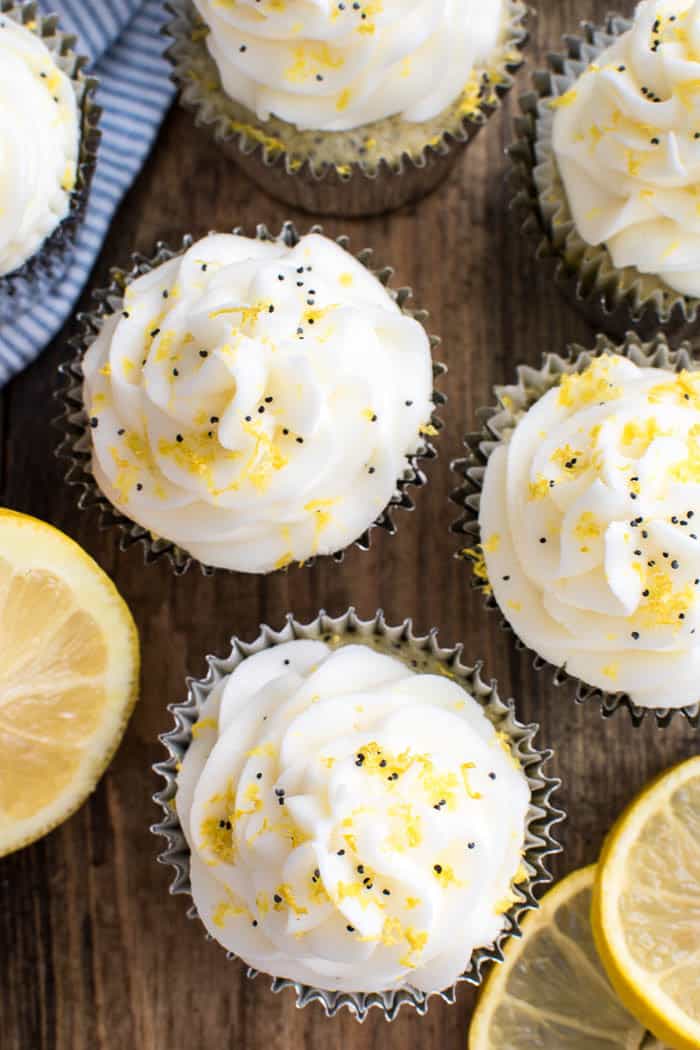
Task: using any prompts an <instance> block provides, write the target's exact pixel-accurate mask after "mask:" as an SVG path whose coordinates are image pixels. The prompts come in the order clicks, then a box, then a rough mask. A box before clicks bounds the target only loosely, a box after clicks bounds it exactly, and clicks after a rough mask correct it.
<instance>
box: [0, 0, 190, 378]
mask: <svg viewBox="0 0 700 1050" xmlns="http://www.w3.org/2000/svg"><path fill="white" fill-rule="evenodd" d="M39 7H40V8H41V10H42V11H43V12H44V13H45V14H49V13H51V12H55V13H56V14H58V16H59V20H60V26H61V29H63V30H65V31H66V32H70V33H75V34H76V35H77V37H78V44H77V45H76V51H77V52H78V53H79V54H84V55H88V56H89V58H90V60H91V66H90V72H93V73H94V74H95V75H96V76H97V77H99V80H100V87H99V90H98V92H97V103H98V105H100V106H102V109H103V111H104V112H103V115H102V120H101V123H100V127H101V129H102V143H101V146H100V154H99V160H98V164H97V170H96V172H95V177H94V180H93V184H92V191H91V193H90V200H89V203H88V207H87V212H86V215H85V221H84V223H83V225H82V226H81V228H80V232H79V234H78V238H77V241H76V246H75V252H74V254H73V257H72V259H71V263H70V265H69V267H68V269H67V270H66V273H65V274H64V276H63V277H62V278H61V279H60V280H59V281H58V283H57V285H56V287H55V290H54V291H53V292H52V293H51V294H50V295H49V296H46V295H43V296H42V297H41V299H40V300H39V301H37V302H32V303H30V304H29V306H28V308H27V309H26V310H25V311H24V312H23V313H21V314H20V316H18V317H17V318H13V320H12V321H11V322H9V323H6V324H5V325H3V326H2V327H0V388H1V387H2V386H3V385H4V384H5V383H6V382H7V381H8V379H10V378H11V377H12V376H13V375H15V374H16V373H17V372H19V371H21V369H22V368H24V367H25V365H27V364H28V363H29V362H30V361H33V360H34V358H35V357H36V356H37V355H38V354H39V353H40V352H41V351H42V350H43V349H44V347H45V346H46V345H47V344H48V343H49V342H50V341H51V339H52V338H53V337H54V335H56V333H57V332H58V331H59V330H60V328H62V326H63V325H64V323H65V322H66V320H67V319H68V318H69V317H70V314H71V312H72V311H73V308H74V306H75V304H76V302H77V300H78V298H79V296H80V293H81V292H82V290H83V288H84V287H85V284H86V282H87V280H88V278H89V276H90V272H91V270H92V267H93V265H94V263H95V260H96V258H97V256H98V254H99V252H100V249H101V247H102V244H103V242H104V239H105V236H106V234H107V230H108V229H109V226H110V224H111V222H112V220H113V218H114V214H115V212H116V210H117V208H118V207H119V205H120V203H121V201H122V198H123V197H124V194H125V193H126V192H127V190H128V189H129V188H130V186H131V185H132V183H133V181H134V179H135V178H136V176H137V175H138V173H139V172H140V170H141V168H142V167H143V164H144V161H145V160H146V157H147V156H148V154H149V152H150V150H151V147H152V145H153V143H154V141H155V138H156V135H157V134H158V130H159V128H160V125H161V123H162V120H163V117H164V116H165V113H166V111H167V109H168V107H169V105H170V102H171V100H172V97H173V93H174V90H175V89H174V86H173V85H172V84H171V83H170V80H169V73H170V68H169V65H168V63H167V61H166V60H165V59H164V58H163V50H164V47H165V39H164V38H163V36H161V33H160V30H161V27H162V25H163V23H164V21H165V19H166V18H167V14H166V12H165V10H164V7H163V3H162V0H39Z"/></svg>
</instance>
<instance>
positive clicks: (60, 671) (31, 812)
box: [0, 508, 139, 856]
mask: <svg viewBox="0 0 700 1050" xmlns="http://www.w3.org/2000/svg"><path fill="white" fill-rule="evenodd" d="M138 677H139V642H138V634H137V631H136V626H135V624H134V621H133V619H132V617H131V614H130V612H129V610H128V608H127V606H126V604H125V603H124V601H123V599H122V598H121V597H120V596H119V593H118V592H117V589H116V588H115V586H114V584H113V583H112V581H111V580H110V579H109V577H108V576H106V575H105V573H104V572H103V571H102V569H100V567H99V566H98V565H97V564H96V563H95V562H94V561H93V560H92V558H90V557H89V556H88V555H87V554H86V553H85V551H83V550H82V549H81V548H80V547H79V546H78V545H77V544H76V543H74V542H73V540H70V539H69V538H68V537H67V536H65V535H64V534H63V533H62V532H59V531H58V530H57V529H54V528H52V526H50V525H47V524H45V523H44V522H42V521H38V520H37V519H36V518H29V517H27V516H25V515H23V514H17V513H15V512H14V511H8V510H3V509H1V508H0V856H3V855H4V854H6V853H10V852H11V851H12V850H15V849H19V848H20V847H21V846H24V845H26V844H27V843H29V842H32V841H34V840H35V839H37V838H39V836H41V835H43V834H45V832H47V831H49V830H50V829H51V828H53V827H55V826H56V825H57V824H59V823H60V822H61V821H63V820H65V819H66V817H68V816H70V814H71V813H72V812H73V811H74V810H75V809H77V807H78V806H79V805H80V804H81V803H82V802H83V801H84V800H85V798H86V797H87V795H89V794H90V792H91V791H92V789H93V788H94V786H95V784H96V782H97V780H98V779H99V777H100V775H101V774H102V772H103V771H104V769H105V767H106V765H107V763H108V762H109V760H110V758H111V757H112V755H113V753H114V751H115V749H116V747H117V745H118V743H119V741H120V739H121V736H122V734H123V732H124V729H125V727H126V723H127V720H128V717H129V715H130V713H131V710H132V708H133V705H134V702H135V700H136V695H137V686H138Z"/></svg>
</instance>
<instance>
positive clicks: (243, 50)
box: [238, 44, 248, 54]
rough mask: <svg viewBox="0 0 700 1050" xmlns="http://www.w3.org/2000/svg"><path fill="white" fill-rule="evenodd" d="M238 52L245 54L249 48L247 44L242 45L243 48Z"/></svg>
mask: <svg viewBox="0 0 700 1050" xmlns="http://www.w3.org/2000/svg"><path fill="white" fill-rule="evenodd" d="M238 50H239V51H240V52H241V54H243V53H244V52H245V51H247V50H248V47H247V45H246V44H241V46H240V47H239V48H238Z"/></svg>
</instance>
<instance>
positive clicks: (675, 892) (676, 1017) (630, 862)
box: [592, 756, 700, 1050]
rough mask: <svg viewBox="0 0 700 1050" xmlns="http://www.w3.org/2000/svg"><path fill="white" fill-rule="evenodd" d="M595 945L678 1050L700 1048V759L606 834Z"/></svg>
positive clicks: (613, 976)
mask: <svg viewBox="0 0 700 1050" xmlns="http://www.w3.org/2000/svg"><path fill="white" fill-rule="evenodd" d="M592 925H593V931H594V936H595V942H596V947H597V949H598V952H599V954H600V957H601V960H602V962H603V964H604V966H605V969H606V972H607V974H608V977H609V979H610V981H611V983H612V985H613V987H614V988H615V990H616V992H617V994H618V996H619V998H620V1000H621V1001H622V1002H623V1003H624V1004H625V1005H626V1006H627V1008H628V1009H629V1010H630V1011H632V1012H633V1013H634V1014H635V1015H636V1016H637V1017H639V1019H640V1021H641V1022H642V1023H643V1024H645V1025H646V1026H647V1027H648V1028H649V1030H650V1031H651V1032H653V1033H654V1035H655V1036H656V1037H657V1038H658V1039H660V1040H662V1041H663V1042H665V1043H668V1044H669V1046H671V1047H674V1048H676V1050H697V1048H698V1047H699V1046H700V980H699V979H698V973H700V756H696V757H695V758H691V759H689V760H688V761H686V762H683V763H681V764H680V765H678V766H676V767H674V768H673V769H671V770H670V771H668V772H666V773H664V774H662V775H661V776H659V777H657V778H656V780H654V781H652V782H651V784H649V785H648V786H647V788H645V790H644V791H643V792H642V793H641V794H640V795H639V796H638V797H637V798H636V799H635V800H634V801H633V802H632V803H631V805H630V806H629V807H628V808H627V809H626V810H625V812H624V813H623V814H622V816H621V817H620V818H619V820H618V821H617V823H616V824H615V825H614V827H613V829H612V831H611V832H610V834H609V835H608V837H607V839H606V841H605V845H604V847H603V851H602V854H601V858H600V862H599V865H598V872H597V876H596V880H595V885H594V892H593V906H592Z"/></svg>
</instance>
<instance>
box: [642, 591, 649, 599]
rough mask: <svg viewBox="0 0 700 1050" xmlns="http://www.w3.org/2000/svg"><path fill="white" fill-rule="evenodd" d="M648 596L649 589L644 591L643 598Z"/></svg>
mask: <svg viewBox="0 0 700 1050" xmlns="http://www.w3.org/2000/svg"><path fill="white" fill-rule="evenodd" d="M648 597H649V591H648V590H645V591H642V598H648Z"/></svg>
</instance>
